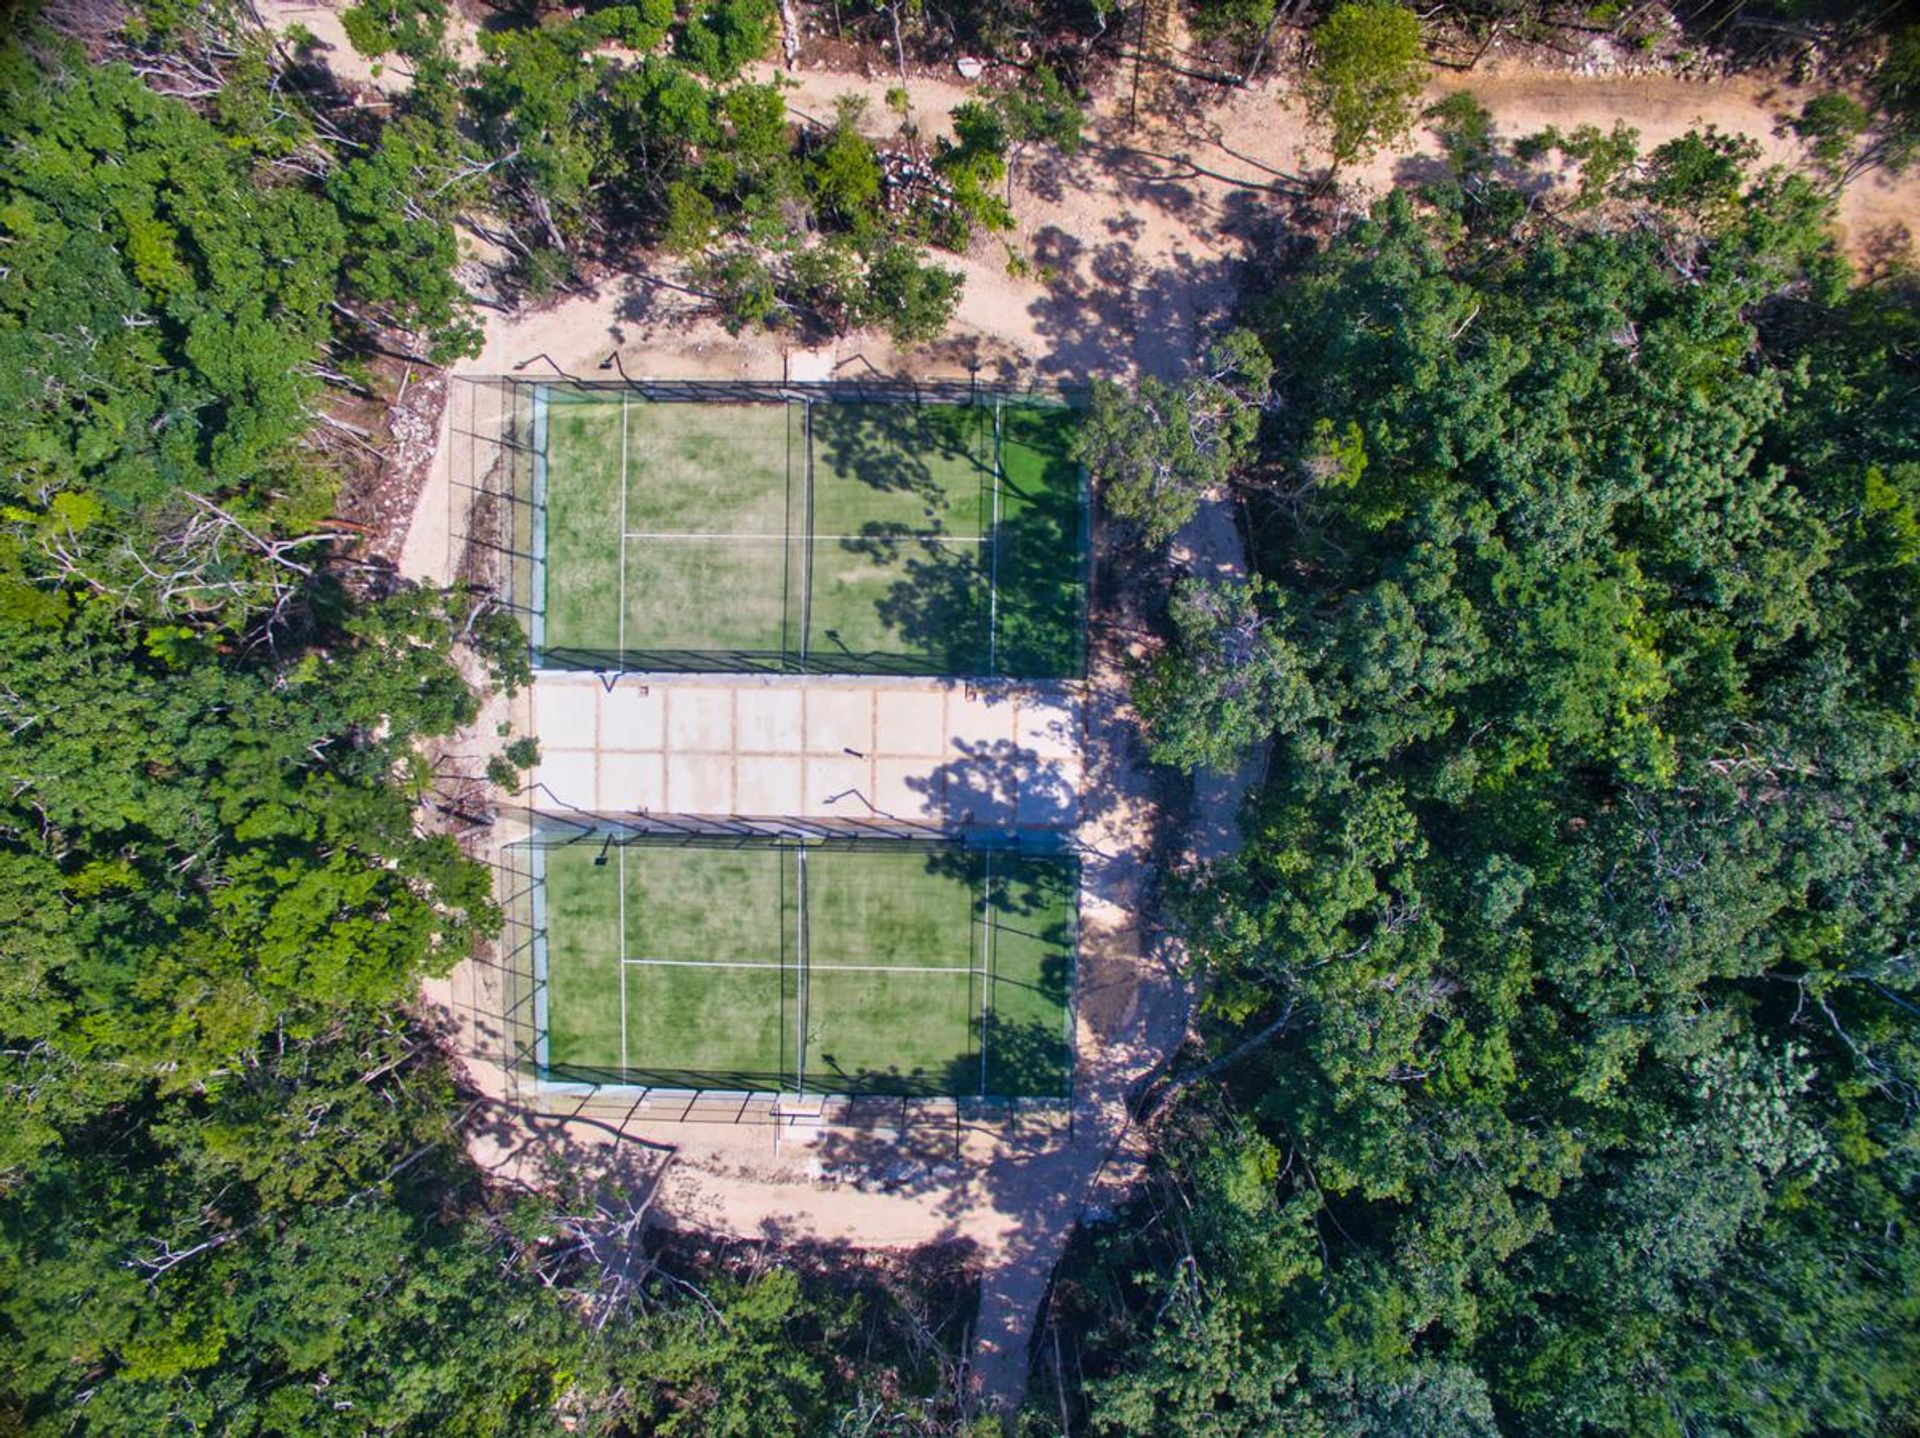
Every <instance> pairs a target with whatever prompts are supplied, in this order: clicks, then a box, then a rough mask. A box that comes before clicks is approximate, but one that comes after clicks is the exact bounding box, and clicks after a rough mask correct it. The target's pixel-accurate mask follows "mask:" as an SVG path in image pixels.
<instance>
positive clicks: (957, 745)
mask: <svg viewBox="0 0 1920 1438" xmlns="http://www.w3.org/2000/svg"><path fill="white" fill-rule="evenodd" d="M533 689H534V692H533V715H534V733H535V737H536V738H537V739H538V740H539V741H540V763H539V764H538V765H537V766H536V768H535V770H534V774H533V781H534V783H535V785H536V786H537V787H536V789H535V790H534V791H533V794H532V796H531V802H532V803H533V804H534V806H535V807H536V808H543V809H551V810H557V811H560V812H566V811H568V810H573V811H578V812H585V813H594V814H609V815H620V814H631V813H636V812H646V813H671V814H690V815H708V816H727V815H743V816H748V817H752V818H762V819H766V818H846V819H871V818H899V819H912V820H918V821H931V822H936V823H961V824H967V823H970V824H976V825H994V826H1008V825H1013V826H1017V827H1021V828H1027V829H1048V830H1051V829H1070V828H1072V827H1073V826H1074V824H1075V823H1076V822H1077V821H1078V816H1079V810H1080V786H1081V781H1082V767H1081V745H1080V740H1081V729H1082V725H1083V724H1084V722H1085V716H1084V712H1083V701H1082V698H1081V696H1080V693H1079V689H1078V686H1076V685H1072V684H1062V683H1052V684H1013V683H995V684H977V685H976V684H970V683H967V682H966V681H963V680H957V679H900V678H894V677H887V678H879V679H855V678H837V677H833V678H829V677H823V676H816V675H805V676H788V675H747V674H741V675H712V674H686V675H660V674H646V675H634V674H625V675H621V676H619V678H618V679H616V680H614V681H613V683H612V684H611V687H609V685H608V684H606V683H604V682H603V676H601V675H598V674H591V673H561V672H542V673H539V674H537V675H536V676H535V678H534V684H533Z"/></svg>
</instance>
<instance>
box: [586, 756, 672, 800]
mask: <svg viewBox="0 0 1920 1438" xmlns="http://www.w3.org/2000/svg"><path fill="white" fill-rule="evenodd" d="M666 802H667V781H666V766H665V761H664V760H662V759H661V757H660V755H658V754H621V753H614V752H606V753H602V754H601V756H600V803H599V805H598V806H597V807H598V808H599V809H600V811H601V812H602V813H607V814H630V813H633V812H634V811H635V810H639V809H644V810H647V811H648V812H652V811H655V810H658V809H662V808H664V807H665V806H666Z"/></svg>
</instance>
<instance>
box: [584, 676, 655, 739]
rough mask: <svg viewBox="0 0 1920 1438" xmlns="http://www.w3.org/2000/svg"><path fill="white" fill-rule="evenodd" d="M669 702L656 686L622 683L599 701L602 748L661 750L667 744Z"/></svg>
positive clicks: (630, 682)
mask: <svg viewBox="0 0 1920 1438" xmlns="http://www.w3.org/2000/svg"><path fill="white" fill-rule="evenodd" d="M666 728H667V700H666V695H665V694H664V693H662V692H661V690H660V688H659V687H658V686H657V685H641V684H636V683H634V682H633V681H631V680H623V681H622V682H621V683H618V684H616V685H614V686H613V690H612V692H610V693H608V694H604V695H602V696H601V699H600V747H601V748H603V749H658V748H660V746H661V745H662V744H663V743H665V741H666Z"/></svg>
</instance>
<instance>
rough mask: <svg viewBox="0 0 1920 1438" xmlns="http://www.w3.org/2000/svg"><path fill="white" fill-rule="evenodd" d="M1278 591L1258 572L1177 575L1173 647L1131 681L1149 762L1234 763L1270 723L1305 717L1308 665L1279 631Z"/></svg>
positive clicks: (1309, 701) (1287, 725) (1309, 696)
mask: <svg viewBox="0 0 1920 1438" xmlns="http://www.w3.org/2000/svg"><path fill="white" fill-rule="evenodd" d="M1276 603H1277V604H1279V605H1284V603H1285V597H1284V595H1282V594H1281V593H1280V591H1278V590H1276V589H1274V588H1273V587H1271V586H1269V585H1267V584H1265V583H1264V582H1263V581H1262V580H1261V579H1260V578H1259V577H1258V576H1255V577H1254V578H1253V579H1252V580H1251V581H1249V582H1247V583H1244V584H1221V583H1215V582H1211V581H1207V580H1199V579H1187V580H1182V581H1181V582H1180V583H1179V584H1178V585H1177V586H1175V588H1174V592H1173V602H1172V606H1171V612H1172V619H1173V631H1174V638H1173V643H1172V645H1171V647H1170V648H1169V649H1168V650H1167V651H1166V652H1165V653H1163V654H1161V655H1160V656H1158V657H1157V658H1156V659H1154V660H1153V661H1151V662H1150V663H1148V664H1147V665H1146V666H1145V667H1144V669H1143V670H1142V671H1141V672H1140V673H1139V674H1138V675H1137V676H1136V678H1135V680H1134V684H1133V696H1134V702H1135V703H1136V704H1138V705H1139V708H1140V717H1141V720H1142V722H1143V723H1144V724H1145V726H1146V730H1147V736H1148V741H1149V744H1150V746H1151V747H1150V751H1149V752H1151V754H1152V755H1153V758H1154V761H1155V762H1156V763H1160V764H1175V765H1178V766H1179V767H1181V768H1183V769H1203V768H1204V769H1231V768H1232V767H1233V766H1234V765H1235V764H1236V763H1237V762H1238V761H1239V759H1240V757H1241V755H1243V754H1244V753H1245V752H1246V751H1247V750H1248V749H1250V748H1252V747H1253V746H1254V745H1256V744H1258V743H1260V742H1261V741H1262V740H1263V739H1265V738H1266V736H1267V735H1269V734H1271V733H1272V732H1273V731H1274V730H1275V729H1282V728H1284V729H1289V730H1291V729H1294V728H1297V727H1299V726H1300V725H1301V724H1303V723H1305V722H1306V720H1307V719H1308V718H1309V717H1311V714H1312V712H1313V708H1314V699H1313V692H1312V688H1311V686H1310V685H1309V683H1308V682H1307V680H1306V678H1305V673H1304V671H1305V669H1306V662H1305V660H1304V658H1303V656H1302V655H1301V654H1300V653H1299V652H1298V651H1297V650H1296V649H1295V648H1294V647H1293V646H1292V644H1290V643H1289V642H1288V640H1287V637H1286V630H1287V623H1286V619H1285V615H1284V609H1282V610H1281V612H1280V613H1274V612H1271V611H1272V609H1273V607H1274V606H1275V605H1276Z"/></svg>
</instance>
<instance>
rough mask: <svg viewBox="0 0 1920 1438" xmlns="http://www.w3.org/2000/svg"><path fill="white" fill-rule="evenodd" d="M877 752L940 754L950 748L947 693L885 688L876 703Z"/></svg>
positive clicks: (874, 739) (874, 736)
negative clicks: (912, 691) (926, 692)
mask: <svg viewBox="0 0 1920 1438" xmlns="http://www.w3.org/2000/svg"><path fill="white" fill-rule="evenodd" d="M874 713H875V716H876V717H875V721H874V730H873V751H874V753H876V754H938V753H940V752H941V751H942V750H944V749H945V748H946V742H947V702H946V695H944V694H942V693H940V692H939V691H937V690H936V691H935V692H933V693H931V694H914V693H910V692H909V693H890V692H886V691H882V692H881V693H880V695H879V696H878V698H877V699H876V700H875V703H874Z"/></svg>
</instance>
